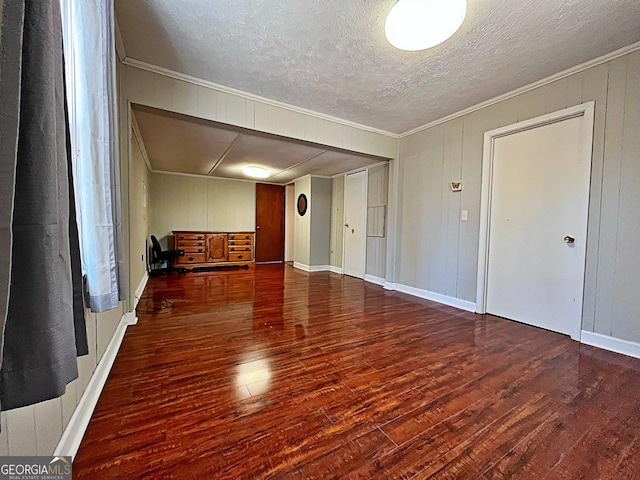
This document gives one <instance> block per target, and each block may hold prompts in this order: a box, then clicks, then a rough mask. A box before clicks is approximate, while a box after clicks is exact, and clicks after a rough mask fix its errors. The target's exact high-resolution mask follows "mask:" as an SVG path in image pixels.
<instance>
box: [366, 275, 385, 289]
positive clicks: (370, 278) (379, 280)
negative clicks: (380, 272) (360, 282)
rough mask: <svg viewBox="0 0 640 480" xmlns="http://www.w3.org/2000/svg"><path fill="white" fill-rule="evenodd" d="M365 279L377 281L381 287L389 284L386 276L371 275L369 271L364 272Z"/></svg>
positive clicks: (372, 281) (371, 281)
mask: <svg viewBox="0 0 640 480" xmlns="http://www.w3.org/2000/svg"><path fill="white" fill-rule="evenodd" d="M364 281H365V282H369V283H375V284H376V285H380V286H381V287H384V286H386V284H387V281H386V280H385V279H384V278H380V277H376V276H375V275H369V274H368V273H365V274H364Z"/></svg>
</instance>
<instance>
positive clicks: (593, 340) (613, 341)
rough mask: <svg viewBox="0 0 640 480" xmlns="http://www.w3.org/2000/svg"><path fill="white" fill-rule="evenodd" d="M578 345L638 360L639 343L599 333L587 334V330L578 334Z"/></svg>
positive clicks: (639, 353) (639, 356) (639, 352)
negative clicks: (581, 344) (589, 346)
mask: <svg viewBox="0 0 640 480" xmlns="http://www.w3.org/2000/svg"><path fill="white" fill-rule="evenodd" d="M580 343H584V344H585V345H591V346H592V347H598V348H602V349H604V350H609V351H610V352H616V353H621V354H622V355H628V356H630V357H634V358H640V343H636V342H630V341H628V340H622V339H620V338H615V337H610V336H608V335H602V334H600V333H594V332H588V331H587V330H582V331H581V332H580Z"/></svg>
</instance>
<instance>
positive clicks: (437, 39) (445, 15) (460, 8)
mask: <svg viewBox="0 0 640 480" xmlns="http://www.w3.org/2000/svg"><path fill="white" fill-rule="evenodd" d="M466 15H467V1H466V0H398V3H396V4H395V5H394V6H393V7H392V8H391V10H390V11H389V15H387V21H386V23H385V26H384V32H385V34H386V36H387V40H389V43H390V44H391V45H393V46H394V47H396V48H399V49H400V50H409V51H416V50H424V49H426V48H431V47H435V46H436V45H438V44H440V43H442V42H444V41H445V40H446V39H447V38H449V37H451V36H452V35H453V34H454V33H456V31H458V29H459V28H460V25H462V22H463V21H464V17H465V16H466Z"/></svg>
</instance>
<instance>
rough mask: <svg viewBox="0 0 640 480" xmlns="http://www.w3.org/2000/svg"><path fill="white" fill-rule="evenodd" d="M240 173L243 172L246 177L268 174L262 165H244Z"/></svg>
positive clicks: (260, 176) (262, 176)
mask: <svg viewBox="0 0 640 480" xmlns="http://www.w3.org/2000/svg"><path fill="white" fill-rule="evenodd" d="M242 173H244V174H245V175H246V176H247V177H253V178H267V177H268V176H269V170H267V169H265V168H262V167H253V166H252V167H244V168H243V169H242Z"/></svg>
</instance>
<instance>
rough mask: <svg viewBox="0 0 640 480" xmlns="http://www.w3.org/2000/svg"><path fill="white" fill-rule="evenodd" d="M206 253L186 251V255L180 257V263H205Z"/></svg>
mask: <svg viewBox="0 0 640 480" xmlns="http://www.w3.org/2000/svg"><path fill="white" fill-rule="evenodd" d="M204 261H205V255H204V253H187V252H185V253H184V257H178V263H204Z"/></svg>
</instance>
